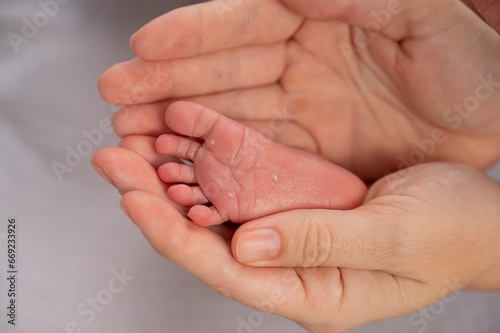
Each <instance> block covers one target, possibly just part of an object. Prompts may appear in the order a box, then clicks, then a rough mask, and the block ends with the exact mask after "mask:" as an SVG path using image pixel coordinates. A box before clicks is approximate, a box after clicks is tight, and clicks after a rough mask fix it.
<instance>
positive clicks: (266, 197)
mask: <svg viewBox="0 0 500 333" xmlns="http://www.w3.org/2000/svg"><path fill="white" fill-rule="evenodd" d="M165 120H166V123H167V126H168V127H169V128H170V129H171V130H172V131H174V132H175V133H178V134H164V135H162V136H160V137H159V138H158V140H157V141H156V149H157V151H158V153H160V154H163V155H172V156H176V157H179V158H182V159H185V160H189V161H192V162H193V164H194V165H186V164H180V163H175V162H171V163H166V164H163V165H162V166H161V167H160V168H159V169H158V175H159V177H160V178H161V180H163V181H164V182H165V183H168V184H171V183H181V184H176V185H172V186H171V187H170V188H169V190H168V195H169V197H170V199H171V200H172V201H174V202H176V203H178V204H180V205H182V206H186V207H188V208H189V207H190V209H189V213H188V216H189V217H190V218H191V219H192V221H193V222H194V223H196V224H198V225H202V226H209V225H215V224H220V223H223V222H225V221H231V222H234V223H243V222H246V221H248V220H252V219H255V218H258V217H262V216H266V215H269V214H273V213H277V212H281V211H286V210H292V209H322V208H323V209H351V208H354V207H357V206H359V205H360V204H361V203H362V201H363V199H364V197H365V194H366V186H365V184H364V183H363V182H362V181H361V180H360V179H359V178H358V177H356V176H355V175H354V174H352V173H350V172H349V171H347V170H345V169H343V168H341V167H339V166H337V165H334V164H332V163H330V162H328V161H326V160H324V159H322V158H320V157H318V156H316V155H314V154H311V153H308V152H305V151H302V150H298V149H294V148H289V147H286V146H283V145H281V144H279V143H277V142H274V141H272V140H270V139H268V138H267V137H265V136H264V135H262V134H261V133H259V132H257V131H255V130H253V129H251V128H249V127H247V126H245V125H243V124H240V123H238V122H236V121H234V120H231V119H229V118H226V117H224V116H222V115H220V114H219V113H217V112H215V111H213V110H211V109H208V108H206V107H204V106H201V105H198V104H195V103H190V102H176V103H174V104H172V105H171V106H170V107H169V108H168V109H167V111H166V115H165ZM187 184H191V186H189V185H187ZM206 203H211V204H212V206H211V207H208V206H206V205H204V204H206Z"/></svg>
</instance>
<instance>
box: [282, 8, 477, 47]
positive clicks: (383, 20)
mask: <svg viewBox="0 0 500 333" xmlns="http://www.w3.org/2000/svg"><path fill="white" fill-rule="evenodd" d="M283 3H284V4H285V5H287V6H288V7H289V8H290V9H291V10H292V11H294V12H296V13H301V15H303V16H304V17H306V18H308V19H312V20H335V21H340V22H344V23H348V24H350V25H353V26H357V27H360V28H362V29H365V30H367V31H371V32H381V33H382V34H384V35H385V36H387V37H389V38H391V39H393V40H397V41H401V40H404V39H407V38H408V37H410V36H411V37H417V36H424V35H430V34H435V33H436V32H437V31H442V30H445V29H449V27H450V24H453V25H456V22H457V15H458V16H461V18H462V19H465V18H467V17H468V18H471V17H472V16H475V15H472V13H471V12H470V10H468V9H467V10H465V9H466V8H463V6H462V5H461V4H460V3H459V2H457V1H454V0H449V1H440V2H435V3H433V4H432V5H425V4H423V3H422V2H419V1H411V0H401V1H394V0H376V1H370V2H366V1H363V0H340V1H323V0H312V1H302V0H283ZM437 14H439V16H437ZM424 23H425V24H424Z"/></svg>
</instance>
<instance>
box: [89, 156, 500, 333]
mask: <svg viewBox="0 0 500 333" xmlns="http://www.w3.org/2000/svg"><path fill="white" fill-rule="evenodd" d="M93 165H94V167H95V168H97V169H98V171H99V173H100V174H104V175H107V177H109V178H110V179H111V182H112V183H113V184H114V185H115V186H116V187H117V188H118V189H119V190H120V192H121V193H123V194H124V196H123V198H122V201H121V206H122V208H123V210H124V211H125V212H126V213H127V215H128V216H129V217H130V218H131V219H132V221H134V223H135V224H136V225H137V226H138V227H139V229H140V230H141V231H142V233H143V234H144V235H145V237H146V238H147V239H148V241H149V242H150V243H151V245H152V246H153V248H155V250H156V251H157V252H158V253H159V254H161V255H162V256H164V257H165V258H167V259H169V260H171V261H173V262H174V263H176V264H177V265H179V266H180V267H182V268H184V269H186V270H187V271H189V272H191V273H192V274H194V275H195V276H197V277H198V278H200V279H201V280H202V281H203V282H205V283H206V284H207V285H208V286H210V287H211V288H212V289H213V290H215V291H217V292H218V293H220V294H222V295H224V296H226V297H230V298H233V299H235V300H237V301H239V302H241V303H243V304H246V305H248V306H251V307H254V308H256V309H259V310H262V311H266V312H271V313H275V314H279V315H282V316H285V317H287V318H290V319H292V320H294V321H296V322H297V323H298V324H300V325H301V326H303V327H304V328H306V329H307V330H309V331H310V332H341V331H344V330H347V329H350V328H353V327H356V326H360V325H363V324H365V323H368V322H372V321H376V320H381V319H384V318H389V317H394V316H398V315H403V314H406V313H409V312H412V311H415V310H418V309H420V308H423V307H425V306H427V305H429V304H431V303H433V302H435V301H437V300H438V299H440V298H442V297H444V296H446V295H447V294H449V293H451V292H453V291H455V290H456V289H459V288H463V287H467V288H470V289H479V290H500V283H499V279H498V276H499V275H500V205H499V203H500V188H499V186H498V184H496V183H495V182H494V181H493V180H492V179H490V178H488V177H487V176H485V175H484V174H482V173H481V172H479V171H476V170H474V169H472V168H470V167H466V166H462V165H457V164H428V165H420V166H417V167H413V168H410V169H407V170H404V171H401V172H399V173H397V174H394V175H391V176H389V177H386V178H384V179H382V180H380V181H379V182H377V183H376V184H375V185H374V186H373V187H372V188H371V189H370V192H369V194H368V197H367V199H366V203H365V204H364V205H363V206H361V207H359V208H358V209H355V210H352V211H329V210H300V211H289V212H285V213H280V214H276V215H273V216H269V217H265V218H262V219H259V220H256V221H251V222H248V223H246V224H244V225H243V226H241V227H240V228H239V229H238V230H237V231H236V233H235V234H234V237H233V239H232V241H231V240H230V239H231V234H229V235H226V237H222V236H219V235H218V234H216V233H214V232H212V231H211V230H209V229H205V228H202V227H199V226H196V225H194V224H193V223H191V222H190V221H188V220H186V219H185V218H184V216H183V215H182V214H180V213H179V212H178V211H177V210H176V209H175V208H174V207H173V206H172V205H171V204H170V203H169V201H168V200H167V199H166V195H165V191H166V189H165V187H164V184H163V183H161V181H159V180H158V178H157V176H156V174H155V171H154V168H153V167H152V166H151V165H150V164H149V163H148V162H146V161H145V160H144V159H142V158H141V157H139V156H138V155H136V154H135V153H134V152H132V151H129V150H126V149H122V148H105V149H103V150H101V151H99V152H97V153H96V154H95V155H94V158H93ZM137 175H138V177H139V178H137V177H136V176H137ZM266 230H271V231H266ZM273 242H277V244H278V247H277V248H276V247H273V244H275V243H273ZM266 255H267V256H268V257H269V256H274V258H273V259H269V258H268V259H269V260H265V257H266ZM235 258H237V259H235ZM242 262H243V263H244V264H243V263H242Z"/></svg>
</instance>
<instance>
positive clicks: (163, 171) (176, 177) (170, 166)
mask: <svg viewBox="0 0 500 333" xmlns="http://www.w3.org/2000/svg"><path fill="white" fill-rule="evenodd" d="M158 176H160V179H161V180H162V181H163V182H165V183H185V184H194V183H196V179H195V177H194V168H193V166H192V165H187V164H184V163H166V164H163V165H162V166H160V167H159V168H158Z"/></svg>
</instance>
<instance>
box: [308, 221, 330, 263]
mask: <svg viewBox="0 0 500 333" xmlns="http://www.w3.org/2000/svg"><path fill="white" fill-rule="evenodd" d="M302 222H303V228H302V231H301V234H302V235H303V237H302V240H303V244H302V263H303V266H304V267H318V266H322V265H324V264H325V263H326V261H327V260H328V258H329V257H330V253H331V249H332V236H331V233H330V230H329V228H328V223H327V222H326V221H325V220H323V219H321V218H314V219H313V218H311V217H305V218H304V219H303V221H302Z"/></svg>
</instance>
